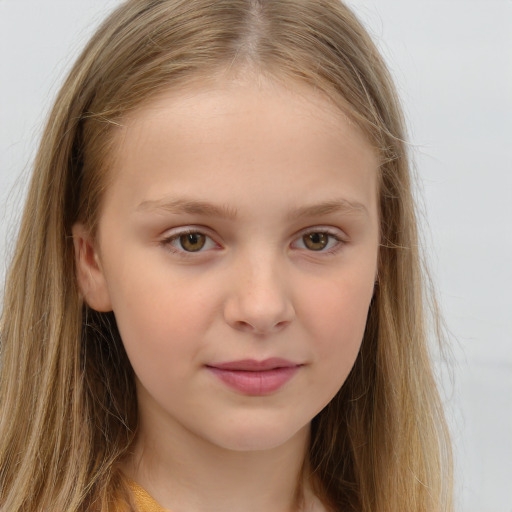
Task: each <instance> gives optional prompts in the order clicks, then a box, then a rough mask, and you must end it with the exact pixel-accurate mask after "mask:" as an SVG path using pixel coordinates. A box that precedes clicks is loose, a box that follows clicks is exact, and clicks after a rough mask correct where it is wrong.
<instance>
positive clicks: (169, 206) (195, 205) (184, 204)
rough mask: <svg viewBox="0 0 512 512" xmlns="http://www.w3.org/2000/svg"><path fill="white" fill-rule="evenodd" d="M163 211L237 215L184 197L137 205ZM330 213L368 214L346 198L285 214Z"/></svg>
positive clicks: (290, 216)
mask: <svg viewBox="0 0 512 512" xmlns="http://www.w3.org/2000/svg"><path fill="white" fill-rule="evenodd" d="M155 210H156V211H158V210H161V211H164V212H168V213H174V214H177V215H178V214H190V215H203V216H208V217H219V218H226V219H230V220H233V219H235V218H236V216H237V210H236V208H232V207H229V206H227V205H215V204H213V203H209V202H207V201H198V200H195V199H186V198H182V199H181V198H180V199H178V198H176V199H173V198H163V199H157V200H148V201H143V202H142V203H140V204H139V205H138V206H137V211H155ZM332 213H344V214H363V215H366V216H367V215H368V210H367V208H366V206H365V205H364V204H362V203H359V202H355V201H348V200H347V199H334V200H330V201H323V202H321V203H318V204H312V205H308V206H301V207H300V208H297V209H293V210H292V211H290V212H289V213H288V214H287V219H288V220H294V219H302V218H305V217H320V216H324V215H330V214H332Z"/></svg>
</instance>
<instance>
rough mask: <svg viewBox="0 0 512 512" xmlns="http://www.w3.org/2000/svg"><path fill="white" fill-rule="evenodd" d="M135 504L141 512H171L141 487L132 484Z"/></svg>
mask: <svg viewBox="0 0 512 512" xmlns="http://www.w3.org/2000/svg"><path fill="white" fill-rule="evenodd" d="M130 489H131V491H132V493H133V497H134V500H135V504H136V505H137V510H138V511H139V512H170V510H169V509H167V508H163V507H162V506H161V505H159V504H158V503H157V502H156V501H155V500H154V499H153V498H152V497H151V496H150V495H149V494H148V493H147V492H146V491H145V490H144V489H143V488H142V487H141V486H140V485H138V484H136V483H135V482H130Z"/></svg>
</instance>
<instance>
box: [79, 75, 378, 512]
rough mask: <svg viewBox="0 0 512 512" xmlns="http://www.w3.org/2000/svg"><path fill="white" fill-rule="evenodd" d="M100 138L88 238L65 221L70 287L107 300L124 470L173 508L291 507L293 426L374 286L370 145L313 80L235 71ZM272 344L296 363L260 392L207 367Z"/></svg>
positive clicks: (317, 398)
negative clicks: (107, 170)
mask: <svg viewBox="0 0 512 512" xmlns="http://www.w3.org/2000/svg"><path fill="white" fill-rule="evenodd" d="M116 148H117V151H116V155H115V159H114V161H115V163H114V166H113V169H112V173H113V174H112V182H111V185H110V186H109V188H108V189H107V191H106V193H105V197H104V200H103V206H102V211H101V215H100V221H99V229H98V232H97V236H96V238H95V239H91V237H90V236H89V235H88V231H87V229H86V227H85V226H83V225H81V224H77V225H75V226H74V239H75V247H76V253H77V262H78V278H79V283H80V286H81V289H82V293H83V295H84V298H85V300H86V301H87V302H88V304H89V305H90V306H91V307H93V308H95V309H97V310H99V311H110V310H113V311H114V313H115V316H116V319H117V322H118V326H119V329H120V333H121V336H122V339H123V342H124V344H125V347H126V351H127V353H128V356H129V358H130V361H131V363H132V366H133V368H134V370H135V374H136V385H137V394H138V403H139V411H140V429H139V433H138V438H137V443H136V446H135V448H134V455H133V457H132V458H131V459H130V460H129V461H128V462H127V464H126V467H125V468H124V469H125V471H126V473H127V474H128V475H129V476H130V477H131V478H133V479H134V480H135V481H137V482H138V483H139V484H141V485H142V486H143V487H145V488H146V489H147V490H148V492H150V494H152V496H153V497H154V498H155V499H156V500H157V501H159V502H160V503H161V504H162V505H163V506H165V507H168V508H169V509H171V510H175V511H179V510H187V511H191V512H202V511H209V512H211V511H213V510H219V511H220V510H238V511H245V512H250V511H261V510H265V511H269V512H272V511H276V512H277V511H280V512H283V511H287V510H297V507H298V505H297V501H296V485H297V481H298V478H299V475H300V474H301V470H302V467H303V462H304V458H305V454H306V449H307V445H308V440H309V426H310V422H311V420H312V418H313V417H314V416H315V415H316V414H317V413H318V412H319V411H320V410H321V409H322V408H323V407H324V406H325V405H326V404H327V403H328V402H329V401H330V400H331V399H332V397H333V396H334V395H335V394H336V392H337V391H338V389H339V388H340V387H341V386H342V384H343V382H344V381H345V379H346V377H347V375H348V373H349V371H350V369H351V368H352V366H353V364H354V362H355V359H356V357H357V353H358V350H359V347H360V344H361V340H362V336H363V332H364V328H365V323H366V316H367V312H368V307H369V304H370V301H371V297H372V295H373V289H374V282H375V276H376V270H377V256H378V247H379V227H378V226H379V222H378V211H377V169H378V159H377V156H376V154H375V152H374V151H373V149H372V148H371V146H370V144H369V143H368V141H367V140H366V139H365V137H364V136H363V134H362V133H361V132H360V131H359V129H358V128H357V127H356V126H355V125H354V124H353V123H351V122H350V121H349V119H348V118H347V117H346V116H345V115H343V114H342V113H341V112H340V111H339V110H337V109H335V107H333V106H332V105H331V104H330V103H329V102H328V100H327V99H325V98H324V97H322V96H321V95H320V94H319V93H317V92H315V91H313V90H311V89H307V88H303V87H302V86H298V85H293V86H287V87H285V86H283V85H278V84H277V83H271V82H261V81H260V83H255V82H251V83H241V82H239V81H235V80H219V81H218V82H217V83H216V84H214V85H212V84H208V86H206V85H203V86H198V87H195V88H194V89H193V90H192V91H190V90H188V91H187V92H183V91H181V92H180V91H168V92H166V93H165V94H163V95H162V96H160V97H159V98H158V99H157V100H155V101H153V102H152V103H150V104H148V105H145V106H144V107H141V108H140V109H139V110H138V111H136V112H135V113H132V114H131V116H130V117H129V118H126V119H125V121H124V123H123V126H122V128H120V129H119V133H118V134H117V141H116ZM187 230H189V231H193V232H195V233H201V234H203V235H205V236H206V237H207V238H204V241H205V244H204V246H203V247H202V249H201V250H199V251H196V252H187V251H186V250H185V249H184V248H183V246H182V241H183V238H181V239H180V237H179V235H180V234H183V232H184V231H187ZM311 233H316V234H317V235H316V237H317V238H316V239H315V235H313V239H315V240H318V236H320V237H322V240H323V241H327V245H326V247H325V248H323V249H321V250H312V249H311V246H308V245H306V243H307V241H308V239H307V238H305V235H307V234H311ZM199 245H200V244H196V245H194V246H193V247H194V248H197V247H198V246H199ZM188 247H190V246H188ZM315 247H318V246H315ZM271 357H279V358H284V359H286V360H288V361H291V362H293V363H294V364H297V365H298V369H297V371H296V372H295V373H294V374H293V376H292V378H291V379H290V380H289V381H287V382H286V383H285V384H284V385H283V386H282V387H280V388H279V389H278V390H276V391H274V392H271V393H268V394H265V395H263V396H253V395H248V394H246V393H243V392H240V391H238V390H235V389H232V388H230V387H229V386H227V385H226V384H225V383H224V382H223V381H222V380H220V379H219V378H218V377H217V376H216V375H215V374H213V373H212V372H211V371H210V370H209V368H208V366H209V365H212V364H213V365H215V364H217V363H220V362H227V361H236V360H241V359H254V360H258V361H261V360H265V359H267V358H271ZM307 496H308V493H307V488H306V504H305V505H304V508H305V509H308V510H313V509H314V510H317V509H318V510H321V506H320V505H319V503H316V504H315V502H314V500H310V499H309V498H308V497H307ZM308 507H309V508H308Z"/></svg>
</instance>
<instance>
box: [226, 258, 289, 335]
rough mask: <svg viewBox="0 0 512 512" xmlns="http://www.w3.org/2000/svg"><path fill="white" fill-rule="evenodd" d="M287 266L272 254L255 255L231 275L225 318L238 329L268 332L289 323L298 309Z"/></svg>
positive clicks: (261, 332)
mask: <svg viewBox="0 0 512 512" xmlns="http://www.w3.org/2000/svg"><path fill="white" fill-rule="evenodd" d="M283 270H284V269H282V268H279V265H278V264H277V263H276V262H275V261H273V259H272V258H264V257H261V256H260V257H259V258H253V259H251V260H248V261H246V262H244V263H243V264H239V265H238V266H237V269H236V272H235V273H233V274H232V275H231V282H230V284H229V294H228V297H227V299H226V302H225V305H224V318H225V320H226V322H227V323H228V324H229V325H230V326H231V327H232V328H234V329H236V330H238V331H243V332H248V333H253V334H257V335H266V334H272V333H276V332H278V331H280V330H282V329H284V328H285V327H286V326H287V325H289V324H290V323H291V322H292V321H293V319H294V317H295V310H294V307H293V301H292V297H291V292H290V290H289V285H288V281H289V280H288V279H287V278H286V272H285V271H283Z"/></svg>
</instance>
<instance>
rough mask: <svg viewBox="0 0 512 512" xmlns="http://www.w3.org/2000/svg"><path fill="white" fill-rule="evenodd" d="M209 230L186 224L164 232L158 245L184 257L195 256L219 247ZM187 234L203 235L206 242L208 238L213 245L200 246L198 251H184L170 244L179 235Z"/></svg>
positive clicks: (177, 238)
mask: <svg viewBox="0 0 512 512" xmlns="http://www.w3.org/2000/svg"><path fill="white" fill-rule="evenodd" d="M209 231H210V230H209V229H207V228H205V227H204V226H186V227H180V228H175V229H173V230H170V231H168V232H166V234H165V235H164V236H163V237H162V239H161V240H160V245H162V246H163V247H164V248H165V249H167V250H168V251H170V252H172V253H173V254H178V255H180V256H182V257H185V258H187V257H193V256H196V257H197V255H199V254H202V253H205V252H207V251H208V250H212V249H220V248H221V245H220V244H219V243H218V242H217V241H216V240H215V239H214V237H213V236H211V235H210V234H209ZM188 234H200V235H203V236H204V237H205V238H206V239H207V242H206V243H208V240H209V241H210V242H211V243H213V244H214V246H215V247H209V248H206V249H204V248H201V249H200V250H198V251H186V250H184V249H180V248H178V247H175V246H173V245H172V242H174V241H175V240H179V238H180V237H181V236H183V235H188Z"/></svg>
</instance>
